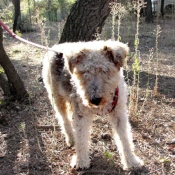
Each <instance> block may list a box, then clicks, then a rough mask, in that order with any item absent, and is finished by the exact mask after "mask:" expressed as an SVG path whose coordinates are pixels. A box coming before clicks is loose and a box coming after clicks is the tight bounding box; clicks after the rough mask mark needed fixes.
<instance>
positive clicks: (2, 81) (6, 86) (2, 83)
mask: <svg viewBox="0 0 175 175" xmlns="http://www.w3.org/2000/svg"><path fill="white" fill-rule="evenodd" d="M2 74H3V73H0V87H1V88H2V90H3V92H4V96H10V89H9V84H8V81H7V80H6V79H5V78H4V76H3V75H2Z"/></svg>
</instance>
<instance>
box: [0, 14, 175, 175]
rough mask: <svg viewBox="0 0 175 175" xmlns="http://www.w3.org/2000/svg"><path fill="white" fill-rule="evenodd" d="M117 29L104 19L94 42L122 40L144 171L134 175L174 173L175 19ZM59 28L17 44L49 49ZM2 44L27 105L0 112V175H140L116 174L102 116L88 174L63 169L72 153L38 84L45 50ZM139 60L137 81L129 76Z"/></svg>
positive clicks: (130, 22) (129, 22)
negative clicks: (127, 52) (126, 48)
mask: <svg viewBox="0 0 175 175" xmlns="http://www.w3.org/2000/svg"><path fill="white" fill-rule="evenodd" d="M118 24H120V26H113V27H112V25H113V24H112V23H111V19H110V18H109V19H108V20H107V21H106V25H105V26H104V29H103V33H102V34H101V35H100V38H101V39H108V38H111V36H114V37H115V38H118V39H119V38H120V37H119V36H121V38H120V39H121V41H122V42H127V43H128V45H129V47H130V51H131V54H130V56H129V57H128V60H127V64H126V66H125V75H126V76H125V77H126V82H127V83H128V86H129V89H130V98H129V104H128V106H129V114H130V122H131V125H132V128H133V138H134V143H135V146H136V147H135V149H136V154H137V155H139V157H141V158H142V159H143V160H144V162H145V167H146V170H143V172H140V174H141V173H142V174H143V173H145V174H151V175H163V174H167V175H169V174H175V163H174V162H175V156H174V154H175V150H174V147H173V145H172V144H170V143H171V140H172V139H173V138H174V134H175V133H174V132H175V108H174V106H175V88H174V87H175V71H174V70H175V54H174V53H175V49H174V48H175V44H174V41H175V33H174V28H173V27H174V25H175V19H174V17H172V16H165V18H164V19H160V18H157V21H156V22H155V23H151V24H146V23H145V22H144V18H141V17H139V19H138V18H136V17H135V16H134V15H133V16H131V15H129V16H124V17H123V18H122V19H121V23H118ZM110 26H111V27H110ZM136 26H137V27H138V28H137V27H136ZM159 26H160V27H161V29H160V28H159ZM61 27H63V26H62V24H59V23H49V22H48V23H47V22H46V25H45V30H46V35H43V34H41V33H42V32H43V31H42V32H41V29H39V28H37V31H36V32H33V33H25V34H23V36H22V37H23V38H27V39H28V40H31V41H35V42H37V43H42V42H43V43H46V44H47V45H53V44H55V43H57V41H58V39H57V38H56V37H55V36H58V37H59V36H60V32H61ZM112 28H113V29H112ZM136 28H137V29H138V30H137V31H136ZM118 29H120V30H118ZM160 31H161V33H160ZM135 35H137V36H136V37H135ZM98 37H99V36H98ZM47 38H49V39H50V40H49V42H48V41H47V40H48V39H47ZM138 41H139V42H138ZM4 45H5V48H6V51H7V53H10V58H11V59H12V61H13V64H14V65H15V67H16V69H17V70H18V72H19V74H20V76H21V78H22V80H23V81H24V83H25V86H26V88H27V90H28V91H29V93H30V94H31V97H32V102H31V104H24V103H18V102H10V103H8V104H6V105H5V104H4V105H3V107H1V111H0V126H1V127H0V174H5V173H8V174H26V175H27V174H40V175H44V174H45V175H53V174H71V173H72V174H95V175H97V174H104V175H106V174H110V175H111V174H116V175H126V174H136V173H138V174H139V172H134V171H130V172H126V171H123V170H122V168H121V164H120V159H119V155H118V152H117V149H116V146H115V144H114V141H113V139H112V131H111V127H110V124H109V123H108V121H107V120H106V119H105V118H101V117H97V118H95V120H94V125H93V132H92V134H91V138H92V147H91V151H92V153H91V157H92V168H91V169H90V170H88V171H80V172H72V170H70V167H69V162H70V160H71V156H72V155H73V153H74V150H73V149H69V148H67V147H66V143H65V142H64V137H63V135H62V134H61V132H60V129H59V126H58V125H57V121H56V120H55V117H54V112H53V110H52V108H51V105H50V103H49V100H48V98H47V93H46V91H45V89H44V87H43V83H42V82H41V81H39V79H40V77H41V70H42V64H41V62H42V58H43V55H44V54H45V51H38V49H36V48H34V47H32V46H28V45H26V44H24V43H19V42H16V41H15V40H12V39H11V38H10V37H9V36H7V37H6V38H4ZM136 45H137V48H136V47H135V46H136ZM137 58H139V59H138V62H137V63H138V65H137V66H138V67H139V76H136V77H134V76H135V75H137V74H135V73H134V71H135V68H133V65H135V64H136V59H137ZM136 70H137V69H136ZM137 72H138V71H137ZM138 78H139V79H138ZM134 81H135V82H134ZM137 89H139V91H138V92H137ZM1 96H2V95H1ZM136 106H137V107H136ZM53 125H54V126H55V127H53ZM104 135H105V136H104Z"/></svg>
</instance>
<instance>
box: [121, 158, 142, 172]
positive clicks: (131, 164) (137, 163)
mask: <svg viewBox="0 0 175 175" xmlns="http://www.w3.org/2000/svg"><path fill="white" fill-rule="evenodd" d="M143 165H144V163H143V161H142V160H141V159H139V158H138V157H137V156H134V157H132V158H131V159H128V160H127V161H126V162H124V163H123V169H124V170H129V169H133V168H141V167H143Z"/></svg>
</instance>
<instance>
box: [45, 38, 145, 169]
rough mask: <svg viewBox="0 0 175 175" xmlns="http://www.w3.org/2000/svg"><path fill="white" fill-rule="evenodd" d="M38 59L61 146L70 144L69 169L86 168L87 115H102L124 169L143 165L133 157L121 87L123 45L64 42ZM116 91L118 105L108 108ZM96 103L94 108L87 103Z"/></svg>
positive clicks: (123, 87)
mask: <svg viewBox="0 0 175 175" xmlns="http://www.w3.org/2000/svg"><path fill="white" fill-rule="evenodd" d="M53 49H54V50H57V51H58V52H61V53H63V56H62V54H56V53H54V52H52V51H49V52H48V53H46V55H45V57H44V60H43V80H44V84H45V87H46V89H47V91H48V94H49V99H50V101H51V103H52V106H53V108H54V110H55V112H56V117H57V118H58V120H59V123H60V126H61V128H62V132H63V133H64V134H65V137H66V143H67V145H68V146H72V145H73V144H74V143H75V150H76V155H74V156H73V158H72V162H71V166H73V167H74V166H76V168H77V169H79V168H81V169H84V168H89V167H90V158H89V145H90V133H91V124H92V120H93V116H95V115H96V114H98V115H99V114H100V115H102V116H106V117H107V118H108V119H109V121H110V122H111V125H112V127H113V132H114V139H115V141H116V145H117V147H118V150H119V154H120V156H121V162H122V164H123V168H124V169H129V168H132V167H140V166H142V165H143V162H142V161H141V160H140V159H139V158H138V157H137V156H136V155H135V154H134V145H133V142H132V133H131V127H130V124H129V121H128V112H127V105H126V103H127V86H126V84H125V82H124V77H123V69H122V66H123V64H124V59H125V57H126V55H127V53H128V50H129V49H128V46H127V45H126V44H123V43H121V42H117V41H91V42H79V43H64V44H60V45H55V46H53ZM116 87H118V88H119V94H118V102H117V105H116V107H115V108H114V110H112V111H111V112H108V111H109V110H110V109H111V103H112V101H113V96H114V92H115V89H116ZM94 98H95V99H97V98H100V99H101V101H100V103H99V104H94V102H93V99H94Z"/></svg>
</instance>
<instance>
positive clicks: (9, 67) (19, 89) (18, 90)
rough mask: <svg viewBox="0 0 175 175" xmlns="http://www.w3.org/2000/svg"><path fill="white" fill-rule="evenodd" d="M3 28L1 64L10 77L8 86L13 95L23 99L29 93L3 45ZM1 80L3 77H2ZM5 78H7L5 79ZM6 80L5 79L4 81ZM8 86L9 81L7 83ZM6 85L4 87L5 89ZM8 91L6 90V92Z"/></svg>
mask: <svg viewBox="0 0 175 175" xmlns="http://www.w3.org/2000/svg"><path fill="white" fill-rule="evenodd" d="M2 34H3V33H2V28H1V26H0V65H1V66H2V67H3V69H4V71H5V74H6V75H7V78H8V85H9V86H8V88H9V90H10V95H13V96H14V97H15V99H17V100H21V99H23V98H24V97H28V93H27V91H26V89H25V87H24V84H23V82H22V81H21V78H20V77H19V75H18V73H17V71H16V70H15V68H14V66H13V64H12V63H11V61H10V59H9V57H8V55H7V54H6V52H5V50H4V47H3V43H2V42H3V35H2ZM1 80H3V79H2V77H1ZM4 80H5V79H4ZM4 82H5V81H4ZM6 86H7V83H6ZM3 88H4V87H2V89H3ZM5 93H6V92H4V94H5Z"/></svg>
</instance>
